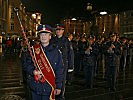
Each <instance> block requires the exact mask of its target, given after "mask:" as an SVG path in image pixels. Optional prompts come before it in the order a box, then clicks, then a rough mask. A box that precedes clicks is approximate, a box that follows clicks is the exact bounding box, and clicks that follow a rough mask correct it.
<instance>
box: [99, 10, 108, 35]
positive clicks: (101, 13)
mask: <svg viewBox="0 0 133 100" xmlns="http://www.w3.org/2000/svg"><path fill="white" fill-rule="evenodd" d="M106 14H107V12H106V11H103V12H100V15H106ZM103 24H104V25H103V27H104V28H103V33H104V32H105V23H103Z"/></svg>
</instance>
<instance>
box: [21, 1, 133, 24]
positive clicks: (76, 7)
mask: <svg viewBox="0 0 133 100" xmlns="http://www.w3.org/2000/svg"><path fill="white" fill-rule="evenodd" d="M22 1H23V3H24V4H25V6H26V8H27V11H33V12H40V13H42V14H43V16H42V23H47V24H51V25H54V24H55V23H58V22H59V21H60V19H64V18H68V17H76V18H77V17H79V18H83V19H87V18H88V17H89V15H90V14H89V12H88V11H87V10H86V6H87V3H88V2H91V3H92V4H93V10H99V11H103V10H107V11H122V10H127V9H133V6H132V4H133V0H22Z"/></svg>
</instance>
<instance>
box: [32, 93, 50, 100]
mask: <svg viewBox="0 0 133 100" xmlns="http://www.w3.org/2000/svg"><path fill="white" fill-rule="evenodd" d="M49 97H50V96H49V95H38V94H36V93H35V92H32V100H50V98H49Z"/></svg>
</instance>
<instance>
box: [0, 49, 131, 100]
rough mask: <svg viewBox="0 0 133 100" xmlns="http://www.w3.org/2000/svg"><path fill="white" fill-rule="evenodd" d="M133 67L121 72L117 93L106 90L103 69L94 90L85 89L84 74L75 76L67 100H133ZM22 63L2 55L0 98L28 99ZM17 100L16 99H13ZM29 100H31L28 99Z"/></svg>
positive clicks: (68, 87) (0, 62) (13, 57)
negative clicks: (12, 96) (23, 81)
mask: <svg viewBox="0 0 133 100" xmlns="http://www.w3.org/2000/svg"><path fill="white" fill-rule="evenodd" d="M0 50H1V49H0ZM132 67H133V66H130V67H128V66H127V69H126V70H125V71H120V72H119V75H118V77H117V86H116V92H110V91H108V90H107V89H106V85H105V84H106V80H105V79H104V78H103V74H104V73H103V72H104V71H105V70H104V69H103V68H100V69H99V70H100V72H99V74H98V76H97V77H96V78H95V81H94V88H93V89H89V88H85V87H84V84H85V82H84V74H83V72H81V74H80V75H79V76H74V77H73V79H72V85H71V86H67V87H66V93H65V96H66V100H133V95H132V93H133V68H132ZM21 81H22V74H21V63H20V60H19V58H18V55H16V54H15V53H14V54H6V55H4V56H2V54H1V55H0V97H2V96H5V95H16V96H20V97H21V98H23V99H24V98H25V99H26V98H27V97H26V94H25V93H26V91H25V88H24V85H23V84H22V82H21ZM12 100H16V99H12ZM27 100H29V99H27Z"/></svg>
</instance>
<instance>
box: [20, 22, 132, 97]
mask: <svg viewBox="0 0 133 100" xmlns="http://www.w3.org/2000/svg"><path fill="white" fill-rule="evenodd" d="M64 28H65V27H64V26H63V25H62V24H56V26H55V32H56V35H53V34H52V31H53V29H52V28H51V27H50V26H49V25H39V26H38V36H39V37H40V38H39V39H38V40H37V41H34V42H35V43H33V44H31V50H32V54H33V55H34V60H35V63H36V66H37V68H36V67H35V66H34V64H33V60H32V58H31V56H30V53H29V52H28V50H27V46H26V43H25V41H24V40H23V41H21V47H22V48H21V56H20V57H21V61H22V69H23V81H24V82H25V83H26V85H27V86H28V89H29V90H30V92H29V94H31V95H32V96H31V98H32V100H65V96H64V94H65V87H66V85H71V81H72V77H73V75H75V76H76V77H78V76H79V74H80V73H81V72H83V73H84V80H85V87H86V88H93V87H94V85H93V81H94V78H95V77H96V76H97V74H98V73H99V68H100V69H103V70H104V71H105V74H104V78H105V79H106V80H107V84H106V87H107V89H109V91H116V80H117V77H118V73H119V71H120V70H121V71H124V70H126V66H127V65H132V56H133V54H132V52H133V42H132V40H128V39H127V38H124V37H123V38H120V37H119V34H117V33H110V34H109V37H102V36H101V37H100V38H97V37H95V35H94V34H90V35H89V37H86V36H80V35H77V36H75V37H74V36H73V34H69V35H68V36H65V35H64Z"/></svg>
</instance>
